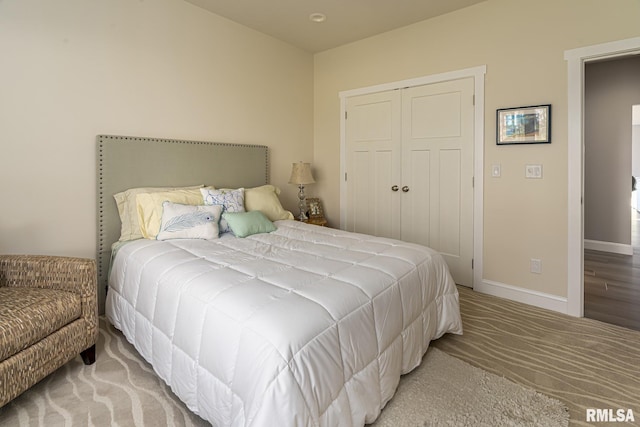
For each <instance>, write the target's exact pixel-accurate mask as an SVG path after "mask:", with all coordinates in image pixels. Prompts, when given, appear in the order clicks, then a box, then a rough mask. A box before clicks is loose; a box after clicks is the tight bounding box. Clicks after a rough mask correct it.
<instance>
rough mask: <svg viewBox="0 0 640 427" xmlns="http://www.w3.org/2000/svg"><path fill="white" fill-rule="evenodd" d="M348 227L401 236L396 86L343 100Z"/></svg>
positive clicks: (399, 145)
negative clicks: (344, 111) (394, 88)
mask: <svg viewBox="0 0 640 427" xmlns="http://www.w3.org/2000/svg"><path fill="white" fill-rule="evenodd" d="M346 107H347V117H346V123H347V126H346V129H345V131H346V156H347V159H346V161H347V167H346V169H345V170H346V173H347V176H346V179H347V218H346V219H347V221H346V229H347V230H349V231H355V232H357V233H366V234H372V235H374V236H383V237H392V238H395V239H400V194H398V192H393V191H391V187H392V186H394V185H398V184H399V182H400V166H401V164H400V163H401V161H402V151H401V135H400V132H401V126H402V120H401V102H400V91H398V90H394V91H388V92H381V93H374V94H369V95H361V96H356V97H350V98H347V100H346Z"/></svg>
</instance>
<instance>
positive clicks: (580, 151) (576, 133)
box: [565, 37, 640, 317]
mask: <svg viewBox="0 0 640 427" xmlns="http://www.w3.org/2000/svg"><path fill="white" fill-rule="evenodd" d="M638 54H640V37H636V38H632V39H626V40H620V41H617V42H611V43H603V44H600V45H594V46H588V47H584V48H578V49H573V50H569V51H566V52H565V59H566V60H567V63H568V82H569V85H568V159H569V160H568V266H567V273H568V287H567V312H568V314H571V315H573V316H579V317H582V316H583V315H584V273H585V269H584V258H583V254H584V210H583V197H584V115H583V112H584V91H583V86H584V67H585V64H586V63H588V62H591V61H598V60H603V59H607V58H614V57H624V56H631V55H638Z"/></svg>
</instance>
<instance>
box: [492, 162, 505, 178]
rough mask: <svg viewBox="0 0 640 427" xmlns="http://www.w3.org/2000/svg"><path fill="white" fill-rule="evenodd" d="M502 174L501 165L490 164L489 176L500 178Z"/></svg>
mask: <svg viewBox="0 0 640 427" xmlns="http://www.w3.org/2000/svg"><path fill="white" fill-rule="evenodd" d="M501 175H502V167H501V166H500V165H491V176H492V177H494V178H500V176H501Z"/></svg>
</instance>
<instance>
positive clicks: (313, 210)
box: [307, 197, 324, 219]
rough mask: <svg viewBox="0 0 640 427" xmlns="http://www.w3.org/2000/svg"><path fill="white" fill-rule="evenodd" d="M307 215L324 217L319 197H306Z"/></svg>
mask: <svg viewBox="0 0 640 427" xmlns="http://www.w3.org/2000/svg"><path fill="white" fill-rule="evenodd" d="M307 211H308V213H307V216H308V217H309V219H316V218H324V210H323V209H322V202H321V201H320V199H318V198H315V197H312V198H309V199H307Z"/></svg>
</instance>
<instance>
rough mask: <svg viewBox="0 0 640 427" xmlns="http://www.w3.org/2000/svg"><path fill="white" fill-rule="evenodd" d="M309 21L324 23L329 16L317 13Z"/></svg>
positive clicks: (310, 16)
mask: <svg viewBox="0 0 640 427" xmlns="http://www.w3.org/2000/svg"><path fill="white" fill-rule="evenodd" d="M309 20H311V21H313V22H324V21H326V20H327V15H325V14H324V13H320V12H316V13H312V14H311V15H309Z"/></svg>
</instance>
